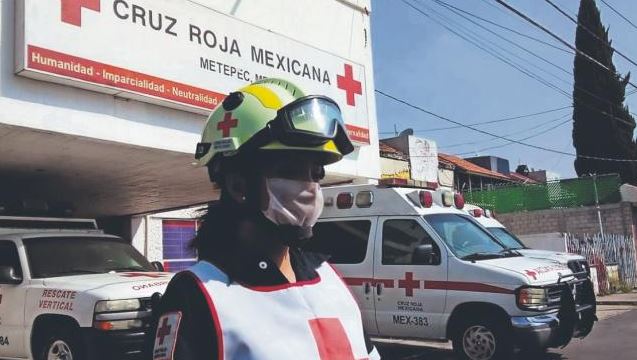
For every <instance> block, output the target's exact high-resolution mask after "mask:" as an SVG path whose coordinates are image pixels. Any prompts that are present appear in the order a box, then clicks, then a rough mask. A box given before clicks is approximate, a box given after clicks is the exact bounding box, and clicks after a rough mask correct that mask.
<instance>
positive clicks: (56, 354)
mask: <svg viewBox="0 0 637 360" xmlns="http://www.w3.org/2000/svg"><path fill="white" fill-rule="evenodd" d="M42 335H43V336H42V338H41V340H42V341H41V342H40V346H39V350H38V351H37V352H36V354H37V355H36V356H37V357H36V359H37V360H82V359H84V353H83V351H82V345H81V341H80V338H79V335H78V334H77V331H76V330H75V329H73V328H71V327H68V326H65V327H59V328H57V329H56V328H52V327H50V328H47V329H44V330H43V334H42Z"/></svg>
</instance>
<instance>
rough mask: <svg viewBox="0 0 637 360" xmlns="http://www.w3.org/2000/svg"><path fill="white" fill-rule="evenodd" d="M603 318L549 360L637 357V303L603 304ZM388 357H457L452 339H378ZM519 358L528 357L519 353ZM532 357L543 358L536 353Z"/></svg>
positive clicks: (552, 353)
mask: <svg viewBox="0 0 637 360" xmlns="http://www.w3.org/2000/svg"><path fill="white" fill-rule="evenodd" d="M598 317H599V318H600V321H599V322H598V323H597V325H596V326H595V328H594V329H593V332H592V333H591V334H590V335H589V336H588V337H587V338H585V339H583V340H573V341H572V342H571V343H570V344H569V345H568V346H567V347H566V348H565V349H551V350H550V351H549V352H548V354H546V355H545V356H544V358H543V359H546V360H588V359H590V360H597V359H612V360H634V359H635V358H637V355H636V354H637V341H635V338H636V336H637V307H635V306H617V305H614V306H600V307H599V309H598ZM377 346H378V348H379V350H380V351H381V354H382V355H383V358H384V359H390V360H453V359H454V356H453V353H452V352H451V344H450V343H430V342H427V343H424V342H416V341H391V342H388V343H387V342H382V343H377ZM517 359H519V360H522V359H528V357H523V356H518V358H517ZM532 360H541V359H538V358H537V357H534V358H533V359H532Z"/></svg>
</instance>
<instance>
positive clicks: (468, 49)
mask: <svg viewBox="0 0 637 360" xmlns="http://www.w3.org/2000/svg"><path fill="white" fill-rule="evenodd" d="M406 1H408V2H410V3H412V4H414V5H415V6H417V7H419V8H420V9H422V10H423V11H424V12H426V13H428V14H430V16H433V17H434V18H436V19H443V18H441V17H440V16H441V15H443V16H445V17H447V19H446V20H444V22H445V23H446V24H448V26H450V27H452V28H454V29H459V25H458V24H461V25H462V26H465V27H466V28H467V29H470V31H471V34H472V36H479V37H480V38H483V39H486V40H488V41H490V42H491V43H490V45H489V46H492V47H495V46H496V45H493V43H496V44H498V46H500V47H502V48H504V49H506V50H507V51H509V52H510V53H514V54H517V55H518V56H520V57H522V58H523V59H525V60H526V61H528V62H526V63H525V62H523V61H524V60H520V59H519V58H515V57H514V55H511V54H510V53H506V52H504V51H503V50H501V49H498V48H497V47H495V48H496V49H498V51H500V52H502V53H503V54H505V55H506V56H507V57H509V58H511V59H513V60H515V62H517V63H521V64H523V65H524V66H525V67H527V68H528V69H530V70H531V71H533V72H534V73H537V74H538V75H540V76H541V77H542V78H544V79H546V80H547V81H549V82H551V83H553V84H555V85H557V86H559V87H560V88H562V89H564V90H565V91H566V92H567V93H569V94H572V91H573V87H572V83H573V79H572V76H571V75H568V74H566V73H564V72H563V71H562V70H559V69H558V68H556V67H554V66H552V65H549V64H547V63H545V62H543V61H542V60H539V59H537V58H536V57H534V56H532V55H530V54H529V53H528V52H525V51H523V50H521V49H520V48H517V47H515V46H514V45H512V44H510V43H507V42H505V41H504V40H501V39H498V38H497V37H496V36H495V35H493V34H490V33H488V32H486V31H484V30H480V29H479V28H477V27H476V26H475V25H473V24H471V23H469V22H468V21H467V20H465V19H462V18H461V17H459V16H458V15H456V14H453V13H451V12H449V11H448V10H446V9H445V8H443V7H441V6H439V5H437V4H436V2H435V1H434V0H406ZM443 1H445V2H447V3H450V4H452V5H454V6H456V7H458V8H461V9H463V10H466V11H469V12H471V13H474V14H476V15H479V16H481V17H484V18H487V19H489V20H492V21H494V22H496V23H498V24H501V25H504V26H507V27H510V28H513V29H515V30H517V31H519V32H522V33H524V34H527V35H531V36H533V37H536V38H539V39H541V40H543V41H546V42H549V43H551V44H554V45H556V46H559V45H560V44H559V43H557V42H556V41H554V40H552V39H551V38H550V37H549V36H548V35H546V34H545V33H543V32H541V31H540V30H537V29H535V28H533V27H532V26H531V25H530V24H528V23H526V22H524V21H523V20H522V19H521V18H519V17H517V16H515V15H514V14H513V13H510V12H508V11H506V9H505V8H504V7H502V6H501V5H498V4H497V3H496V2H495V0H443ZM507 2H508V3H509V4H511V5H512V6H513V7H515V8H517V9H519V10H521V11H523V12H524V13H526V14H528V15H529V16H530V17H532V18H533V19H535V20H536V21H538V22H539V23H541V24H543V25H545V26H546V27H547V28H549V29H551V30H552V31H553V32H555V33H556V34H558V35H559V36H561V37H563V38H564V39H565V40H567V41H568V42H569V43H571V44H574V42H575V26H576V25H575V24H574V23H572V22H570V20H568V19H567V18H566V17H564V16H563V15H561V14H559V13H558V12H557V11H556V10H555V9H553V8H552V7H550V5H548V4H547V3H546V2H545V1H543V0H508V1H507ZM553 2H554V3H556V4H557V5H559V6H560V7H562V8H563V9H564V10H566V11H567V12H568V13H571V14H573V15H576V13H577V10H578V7H579V0H553ZM606 2H607V3H609V4H610V5H611V6H613V7H614V8H615V9H617V10H620V11H622V13H623V14H624V15H625V16H626V17H628V18H629V19H630V20H632V21H633V22H634V23H637V1H634V0H606ZM597 6H598V7H599V8H600V11H601V14H602V21H603V23H604V25H606V26H610V37H611V39H612V40H613V46H614V47H615V48H616V49H618V50H619V51H621V52H622V53H624V54H625V55H627V56H628V57H629V58H631V59H633V60H634V61H635V62H637V29H635V28H633V27H632V26H631V25H630V24H628V23H627V22H625V21H624V20H622V19H621V18H620V17H619V16H617V15H616V14H615V13H613V12H612V11H611V10H610V9H609V8H608V7H606V5H604V4H603V3H602V2H600V1H599V0H598V1H597ZM434 11H435V12H437V13H438V14H436V13H434ZM371 16H372V40H373V42H372V44H373V53H374V71H375V85H376V89H378V90H382V91H384V92H386V93H389V94H392V95H394V96H396V97H398V98H401V99H404V100H406V101H408V102H410V103H412V104H414V105H418V106H421V107H423V108H425V109H428V110H431V111H433V112H436V113H438V114H441V115H444V116H446V117H449V118H451V119H454V120H456V121H460V122H462V123H465V124H469V123H477V122H483V121H489V120H497V119H502V118H506V117H514V116H517V115H524V114H530V113H537V112H542V111H546V110H550V109H556V108H560V107H564V106H569V105H571V104H572V100H571V99H569V98H567V97H565V96H564V95H562V94H560V93H558V92H557V91H555V90H553V89H551V88H549V87H547V86H545V85H543V84H541V83H540V82H538V81H536V80H534V79H531V78H529V77H527V76H526V75H524V74H523V73H521V72H519V71H518V70H515V69H513V68H511V67H510V66H509V65H506V64H504V63H503V62H501V61H500V60H498V59H496V58H494V57H492V56H491V55H489V54H487V53H485V52H483V51H482V50H480V49H478V48H476V47H474V45H472V44H470V43H468V42H466V41H465V40H463V39H461V38H459V37H458V36H456V35H454V34H453V33H451V32H450V31H448V30H447V29H445V28H444V27H442V26H441V25H439V24H437V23H435V22H434V21H433V20H431V19H430V18H427V17H425V16H423V15H421V14H419V13H417V12H416V11H414V10H413V9H411V8H410V7H408V6H407V5H405V4H404V3H403V2H402V1H401V0H373V1H372V15H371ZM449 19H452V20H453V21H454V22H455V23H454V22H450V20H449ZM476 21H478V22H479V20H476ZM485 26H487V27H488V28H489V29H491V30H492V31H495V32H497V33H498V34H500V35H502V36H504V37H506V38H508V39H510V40H512V41H513V42H515V43H516V44H518V45H520V47H522V48H524V49H527V50H528V51H530V52H533V53H535V54H537V55H539V56H542V57H544V58H546V59H547V60H550V61H551V62H553V63H555V65H557V66H559V67H562V68H564V69H566V70H568V71H570V72H572V68H573V55H571V54H567V53H565V52H562V51H559V50H556V49H553V48H551V47H549V46H546V45H542V44H539V43H537V42H535V41H533V40H527V39H524V38H522V37H520V36H518V35H515V34H512V33H510V32H507V31H504V30H501V29H498V28H495V27H492V26H490V25H485ZM614 61H615V66H616V67H617V69H618V71H619V72H620V73H622V74H625V73H626V72H628V71H632V73H633V82H635V83H636V84H637V66H634V65H632V64H630V63H629V62H628V61H626V60H624V59H622V58H621V57H619V56H618V55H617V54H615V57H614ZM531 64H533V65H531ZM538 68H539V69H538ZM547 72H548V73H547ZM549 73H552V74H553V75H550V74H549ZM558 78H561V79H562V80H558ZM631 89H632V88H631V87H630V85H629V86H628V88H627V91H630V90H631ZM376 99H377V101H376V106H377V111H378V123H379V131H380V132H381V138H382V137H388V136H392V132H393V130H394V124H395V125H396V126H397V128H398V131H401V130H404V129H405V128H409V127H410V128H413V129H414V130H416V135H419V136H422V137H424V138H428V139H432V140H435V141H436V142H437V144H438V147H439V151H441V152H445V153H450V154H460V155H461V156H463V157H466V156H472V155H475V154H479V155H495V156H500V157H503V158H506V159H509V162H510V166H511V170H515V168H516V166H517V165H518V164H519V163H523V164H527V165H528V166H529V167H530V168H531V167H532V168H536V169H546V170H549V171H552V172H555V173H557V174H559V175H560V176H561V177H562V178H569V177H574V176H576V175H575V171H574V169H573V160H574V158H573V157H571V156H565V155H559V154H554V153H550V152H545V151H539V150H535V149H531V148H527V147H524V146H522V145H517V144H510V145H508V146H504V147H500V148H495V149H490V150H483V151H479V150H482V149H484V148H487V147H491V146H498V145H503V144H506V143H507V142H506V141H503V140H495V139H494V138H492V137H490V136H488V135H483V134H480V133H477V132H475V131H472V130H469V129H464V128H456V129H450V130H442V131H418V130H426V129H433V128H440V127H447V126H452V125H453V124H450V123H448V122H445V121H442V120H439V119H436V118H434V117H431V116H428V115H426V114H423V113H421V112H418V111H416V110H413V109H410V108H408V107H406V106H404V105H402V104H398V103H396V102H394V101H393V100H390V99H387V98H385V97H383V96H381V95H379V94H377V97H376ZM627 104H628V105H629V106H630V110H631V111H632V112H634V113H637V94H634V95H632V96H628V98H627ZM570 114H571V110H570V109H565V110H561V111H555V112H551V113H547V114H544V115H541V116H535V117H528V118H522V119H517V120H512V121H505V122H499V123H494V124H487V125H476V127H479V128H480V129H483V130H485V131H489V132H492V133H495V134H498V135H502V136H506V137H508V138H512V139H522V138H525V137H528V136H533V135H536V134H538V133H540V132H543V131H547V132H546V133H544V134H542V135H540V136H537V137H533V138H529V139H528V140H524V142H527V143H530V144H534V145H539V146H543V147H547V148H551V149H556V150H559V151H565V152H569V153H574V152H575V150H574V148H573V146H572V137H571V131H572V124H571V122H568V121H567V122H566V123H565V124H563V125H561V126H559V127H556V126H558V125H559V124H560V123H562V122H564V121H566V120H568V119H569V118H570ZM552 127H555V128H554V129H553V130H550V131H549V129H551V128H552ZM468 153H471V154H468Z"/></svg>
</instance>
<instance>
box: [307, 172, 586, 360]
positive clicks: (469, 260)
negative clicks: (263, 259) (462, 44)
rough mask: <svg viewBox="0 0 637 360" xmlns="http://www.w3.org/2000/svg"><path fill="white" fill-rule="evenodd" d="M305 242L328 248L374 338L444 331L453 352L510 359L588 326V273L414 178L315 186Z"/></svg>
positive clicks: (437, 335) (433, 336)
mask: <svg viewBox="0 0 637 360" xmlns="http://www.w3.org/2000/svg"><path fill="white" fill-rule="evenodd" d="M323 193H324V201H325V207H324V210H323V214H322V215H321V219H320V220H319V223H317V224H316V226H315V227H314V238H313V240H312V241H311V242H310V243H309V244H308V245H307V248H308V249H309V250H312V251H319V252H323V253H326V254H328V255H330V256H331V260H330V261H331V263H332V264H333V265H334V266H335V268H336V269H337V270H338V271H339V272H340V273H341V275H342V277H343V280H344V281H345V283H346V284H347V285H348V286H349V288H350V290H351V292H352V294H353V295H354V297H355V298H356V300H357V302H358V304H359V306H360V309H361V312H362V315H363V322H364V327H365V330H366V331H367V333H369V335H370V336H372V337H376V338H405V339H427V340H441V341H446V340H451V341H452V342H453V348H454V352H455V353H456V354H457V356H458V357H459V358H461V359H472V360H477V359H482V360H485V359H502V358H504V359H508V356H509V355H510V353H511V352H512V351H514V348H516V347H519V348H522V349H525V350H528V351H531V350H533V351H538V350H544V349H546V348H548V347H557V346H563V345H566V344H568V343H569V342H570V341H571V339H572V338H574V337H575V338H581V337H584V336H586V335H587V334H588V333H589V332H590V331H591V329H592V327H593V324H594V321H595V320H596V317H595V312H596V310H595V298H594V294H593V290H592V286H591V283H590V280H588V278H578V277H577V275H579V274H577V273H574V272H573V271H572V270H571V269H569V268H568V267H567V266H566V265H564V264H561V263H559V262H556V261H552V260H548V259H537V258H533V257H526V256H522V254H520V253H519V252H517V251H515V250H510V249H508V248H507V247H506V246H504V245H503V244H502V243H501V242H499V241H498V240H497V238H495V237H494V236H493V235H492V234H491V233H489V232H488V231H487V230H486V229H485V228H484V227H482V226H481V225H479V224H478V223H477V222H476V221H475V219H474V218H473V217H471V216H469V215H468V214H467V213H466V212H465V211H464V210H463V207H464V199H463V197H462V195H461V194H458V193H454V192H452V191H449V190H443V189H439V188H437V184H435V183H433V184H431V183H424V182H420V181H414V180H403V179H385V180H383V181H381V182H380V184H379V185H344V186H334V187H326V188H324V189H323Z"/></svg>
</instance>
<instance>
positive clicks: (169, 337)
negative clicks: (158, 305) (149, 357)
mask: <svg viewBox="0 0 637 360" xmlns="http://www.w3.org/2000/svg"><path fill="white" fill-rule="evenodd" d="M181 316H182V314H181V311H175V312H169V313H166V314H164V315H162V317H161V318H159V322H158V323H157V332H156V333H155V346H153V360H173V356H174V355H175V345H177V333H178V332H179V323H180V322H181Z"/></svg>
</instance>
